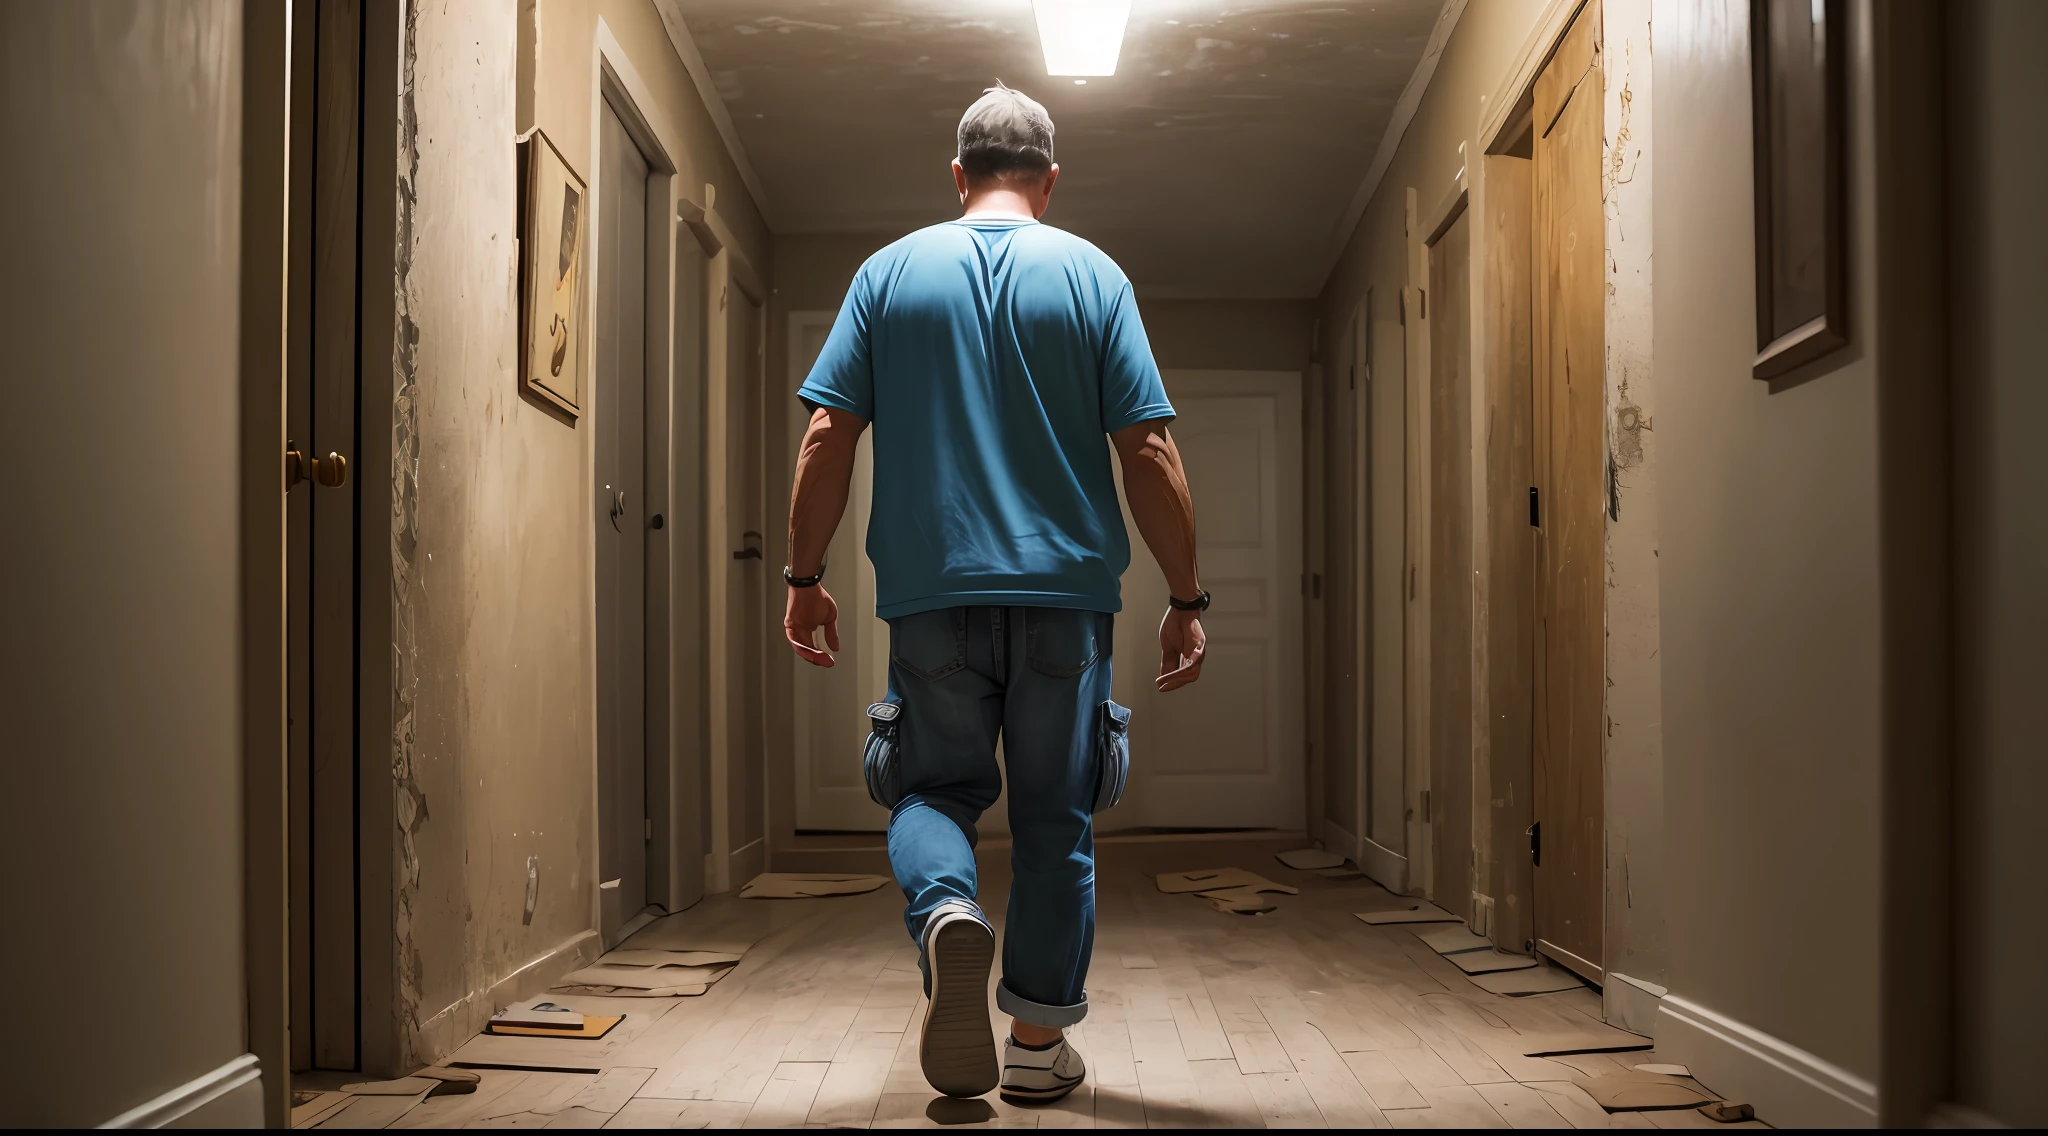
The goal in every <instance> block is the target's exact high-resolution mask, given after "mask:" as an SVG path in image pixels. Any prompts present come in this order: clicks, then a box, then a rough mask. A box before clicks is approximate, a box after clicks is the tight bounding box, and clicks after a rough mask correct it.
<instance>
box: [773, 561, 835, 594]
mask: <svg viewBox="0 0 2048 1136" xmlns="http://www.w3.org/2000/svg"><path fill="white" fill-rule="evenodd" d="M824 579H825V565H824V564H823V563H822V562H821V563H820V564H819V565H818V574H817V575H815V576H793V575H791V574H790V571H789V565H787V564H784V565H783V566H782V581H783V583H785V584H788V585H789V586H790V587H792V588H815V587H817V586H818V585H819V584H820V583H822V582H823V581H824Z"/></svg>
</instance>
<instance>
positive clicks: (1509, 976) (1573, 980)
mask: <svg viewBox="0 0 2048 1136" xmlns="http://www.w3.org/2000/svg"><path fill="white" fill-rule="evenodd" d="M1472 981H1473V983H1474V984H1475V985H1477V986H1478V987H1479V988H1480V989H1481V990H1484V991H1486V992H1487V993H1489V994H1501V995H1505V996H1507V997H1509V998H1525V997H1528V996H1529V995H1531V994H1555V993H1557V992H1558V991H1560V990H1576V989H1578V988H1579V987H1581V986H1584V985H1585V984H1586V983H1585V980H1584V979H1582V978H1580V977H1579V976H1578V975H1576V974H1573V973H1572V972H1571V971H1569V970H1566V969H1565V968H1563V967H1561V966H1552V965H1551V964H1549V963H1543V964H1542V965H1540V966H1532V967H1526V968H1523V969H1520V970H1501V971H1495V972H1493V973H1490V974H1475V975H1473V976H1472Z"/></svg>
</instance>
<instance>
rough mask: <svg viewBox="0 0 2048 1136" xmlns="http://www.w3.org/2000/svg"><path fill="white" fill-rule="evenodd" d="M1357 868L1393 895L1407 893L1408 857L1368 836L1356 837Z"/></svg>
mask: <svg viewBox="0 0 2048 1136" xmlns="http://www.w3.org/2000/svg"><path fill="white" fill-rule="evenodd" d="M1355 858H1356V859H1357V861H1358V868H1359V870H1360V871H1362V872H1364V873H1365V874H1366V875H1368V876H1371V877H1372V878H1373V881H1374V882H1375V883H1377V884H1379V885H1380V886H1381V887H1383V888H1386V889H1387V890H1388V891H1390V892H1393V893H1394V894H1395V895H1407V894H1408V857H1406V856H1403V855H1401V854H1400V853H1399V852H1396V851H1394V850H1393V849H1392V848H1389V847H1387V846H1386V845H1384V844H1381V843H1380V842H1379V841H1377V840H1374V839H1373V838H1372V837H1370V836H1361V837H1359V838H1358V855H1357V857H1355Z"/></svg>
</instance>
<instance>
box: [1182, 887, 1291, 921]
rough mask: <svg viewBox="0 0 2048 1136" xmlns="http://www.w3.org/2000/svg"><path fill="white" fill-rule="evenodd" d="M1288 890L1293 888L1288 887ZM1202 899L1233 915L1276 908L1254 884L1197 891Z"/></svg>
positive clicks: (1249, 913) (1256, 912)
mask: <svg viewBox="0 0 2048 1136" xmlns="http://www.w3.org/2000/svg"><path fill="white" fill-rule="evenodd" d="M1289 890H1290V891H1291V890H1293V889H1291V888H1290V889H1289ZM1197 894H1198V895H1200V896H1201V897H1202V898H1203V899H1206V900H1208V901H1209V902H1210V903H1211V904H1214V905H1215V907H1216V910H1218V911H1227V912H1229V913H1231V914H1233V915H1263V914H1265V913H1266V912H1268V911H1273V910H1276V905H1275V904H1274V902H1273V901H1272V900H1270V899H1267V898H1266V897H1265V895H1264V894H1263V893H1262V891H1261V890H1260V889H1259V888H1258V887H1257V886H1256V885H1254V886H1249V887H1234V888H1221V889H1219V890H1216V891H1205V892H1198V893H1197Z"/></svg>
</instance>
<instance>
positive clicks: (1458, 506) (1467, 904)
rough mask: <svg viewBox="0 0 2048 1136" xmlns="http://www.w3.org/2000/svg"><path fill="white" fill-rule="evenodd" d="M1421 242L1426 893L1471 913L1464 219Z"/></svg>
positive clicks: (1468, 352) (1460, 213)
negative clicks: (1425, 394)
mask: <svg viewBox="0 0 2048 1136" xmlns="http://www.w3.org/2000/svg"><path fill="white" fill-rule="evenodd" d="M1467 216H1468V214H1467V212H1466V211H1465V208H1464V206H1463V205H1462V204H1461V205H1459V206H1457V211H1456V215H1455V216H1454V217H1453V218H1452V219H1451V221H1450V222H1449V223H1448V224H1447V225H1446V226H1445V227H1444V228H1442V229H1441V230H1440V231H1439V232H1438V233H1437V234H1436V236H1435V237H1434V238H1433V239H1432V240H1431V242H1430V244H1429V246H1428V247H1429V292H1428V297H1429V299H1428V301H1427V303H1428V309H1427V311H1428V327H1429V520H1428V528H1429V761H1430V768H1429V797H1430V802H1429V815H1428V816H1427V818H1425V822H1426V823H1427V824H1429V825H1430V839H1431V845H1430V892H1429V894H1430V898H1432V899H1434V900H1435V901H1436V902H1437V904H1438V905H1439V906H1441V907H1443V908H1444V909H1445V910H1447V911H1451V912H1455V913H1457V914H1458V915H1462V916H1464V917H1465V918H1467V919H1470V918H1471V917H1472V449H1471V442H1472V428H1471V415H1472V393H1471V391H1472V337H1471V333H1472V299H1471V291H1472V289H1471V276H1472V270H1471V263H1470V255H1471V248H1472V242H1471V225H1470V224H1469V223H1468V221H1467Z"/></svg>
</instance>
